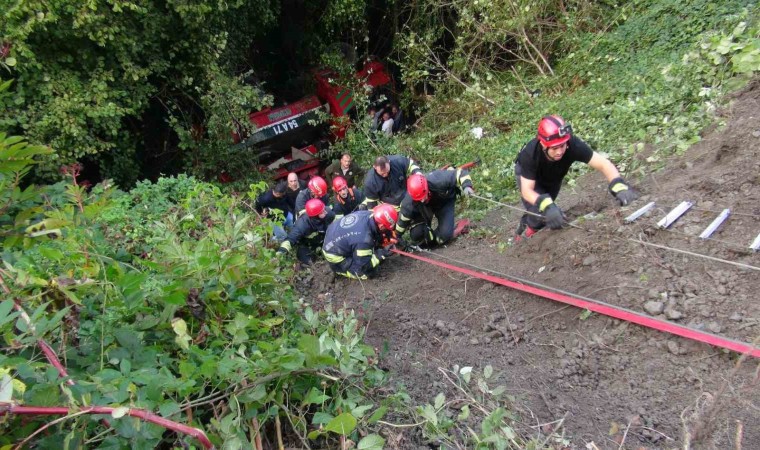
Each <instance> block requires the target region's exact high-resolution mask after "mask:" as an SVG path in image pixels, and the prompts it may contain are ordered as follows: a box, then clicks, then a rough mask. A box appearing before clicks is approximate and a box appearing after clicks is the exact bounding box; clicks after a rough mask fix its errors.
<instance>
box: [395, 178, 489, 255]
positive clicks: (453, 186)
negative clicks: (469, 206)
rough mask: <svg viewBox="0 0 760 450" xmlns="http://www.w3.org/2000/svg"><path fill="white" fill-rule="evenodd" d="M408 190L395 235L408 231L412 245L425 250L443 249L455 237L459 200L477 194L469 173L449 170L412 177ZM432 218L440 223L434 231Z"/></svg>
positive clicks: (408, 183)
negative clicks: (464, 196) (443, 245)
mask: <svg viewBox="0 0 760 450" xmlns="http://www.w3.org/2000/svg"><path fill="white" fill-rule="evenodd" d="M406 186H407V195H406V196H405V197H404V200H403V201H402V202H401V211H400V214H399V220H398V224H397V225H396V232H397V233H398V234H399V235H402V234H403V233H405V232H406V231H409V243H410V244H412V245H422V246H432V245H442V244H445V243H447V242H449V241H450V240H451V239H453V238H454V237H456V234H457V233H455V220H454V209H455V206H456V205H455V202H456V199H457V196H458V195H459V194H460V193H463V194H464V195H466V196H470V195H472V194H473V193H475V190H474V189H473V188H472V179H471V178H470V174H469V172H468V171H467V170H463V169H448V170H436V171H433V172H430V173H429V174H427V175H423V174H415V175H412V176H410V177H409V179H408V180H407V183H406ZM433 217H435V218H436V219H438V226H437V227H436V229H435V230H433V229H432V228H431V225H432V222H433ZM458 228H460V227H457V229H458ZM459 231H460V232H461V230H459Z"/></svg>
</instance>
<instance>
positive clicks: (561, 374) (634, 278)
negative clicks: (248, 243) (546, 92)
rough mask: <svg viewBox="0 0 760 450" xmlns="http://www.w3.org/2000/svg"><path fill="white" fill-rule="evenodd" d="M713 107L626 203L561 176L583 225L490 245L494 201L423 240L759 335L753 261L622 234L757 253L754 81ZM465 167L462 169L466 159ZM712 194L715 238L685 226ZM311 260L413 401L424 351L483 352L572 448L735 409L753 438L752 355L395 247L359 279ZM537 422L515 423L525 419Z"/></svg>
mask: <svg viewBox="0 0 760 450" xmlns="http://www.w3.org/2000/svg"><path fill="white" fill-rule="evenodd" d="M721 114H722V119H724V120H725V122H726V126H725V127H721V128H718V129H716V130H714V131H712V132H710V133H708V134H707V135H706V136H704V139H703V140H702V141H701V142H700V143H699V144H697V145H695V146H694V147H692V148H691V149H689V150H688V151H687V152H686V153H685V155H683V156H681V157H674V158H672V159H671V160H669V161H667V164H666V166H665V168H663V169H662V170H659V171H657V172H655V173H653V174H651V175H648V176H646V177H644V178H643V179H634V183H635V185H636V186H637V187H638V188H639V189H640V191H641V192H642V194H643V197H642V198H641V199H640V200H638V201H637V202H636V203H635V204H634V205H633V206H631V207H628V208H626V209H624V210H620V209H619V208H617V207H616V206H615V205H614V203H613V200H612V198H611V197H610V196H609V194H608V193H607V192H606V183H605V182H604V180H602V179H601V177H600V176H599V175H597V174H593V173H592V174H588V175H586V176H585V177H583V178H582V179H581V180H579V182H578V183H577V185H576V187H575V188H565V189H564V191H563V193H562V194H560V198H559V201H558V203H559V204H560V205H561V206H562V207H563V208H565V210H566V211H568V212H569V214H570V215H572V216H576V217H577V216H581V215H585V214H587V213H595V217H593V218H590V219H586V220H582V221H579V222H578V223H579V224H580V226H582V227H583V228H585V230H580V229H564V230H561V231H542V232H540V233H538V234H537V235H536V236H535V237H533V238H531V239H529V240H526V241H522V242H520V243H519V244H517V245H507V246H505V243H506V242H507V241H508V240H509V238H510V237H511V234H512V231H513V229H514V227H515V226H516V224H517V220H518V214H519V213H517V212H514V211H512V210H509V209H506V208H504V209H497V210H495V211H492V212H491V213H490V214H489V215H488V216H487V217H486V219H484V220H483V221H481V222H480V223H478V224H476V228H475V229H474V230H473V232H472V233H471V234H469V235H467V236H465V237H462V238H460V239H458V240H457V241H455V242H453V243H451V245H449V246H448V247H447V248H442V249H437V250H435V252H434V254H424V255H423V256H430V257H432V258H434V259H440V260H444V259H443V258H453V259H455V260H458V261H461V262H466V263H468V264H472V265H474V266H475V267H480V268H487V269H491V270H493V271H496V272H499V273H502V274H506V275H513V276H518V277H522V278H526V279H529V280H532V281H535V282H538V283H541V284H544V285H547V286H552V287H555V288H560V289H563V290H566V291H570V292H574V293H577V294H579V295H584V296H588V297H591V298H595V299H599V300H602V301H605V302H607V303H610V304H613V305H619V306H623V307H626V308H630V309H632V310H634V311H639V312H645V313H650V314H656V315H659V316H661V317H662V318H668V319H671V320H674V321H676V322H677V323H680V324H685V325H688V326H691V327H694V328H697V329H702V330H707V331H710V332H712V333H716V334H720V335H723V336H728V337H731V338H733V339H736V340H741V341H744V342H751V341H753V340H755V339H756V338H757V337H758V336H760V302H759V301H758V294H757V293H758V291H760V272H758V271H756V270H749V269H743V268H739V267H736V266H732V265H728V264H724V263H720V262H716V261H712V260H708V259H704V258H699V257H694V256H688V255H684V254H678V253H675V252H670V251H665V250H661V249H656V248H651V247H646V246H643V245H641V244H637V243H634V242H631V241H629V240H627V239H629V238H633V239H641V240H644V241H647V242H652V243H656V244H661V245H666V246H669V247H673V248H679V249H684V250H687V251H691V252H696V253H700V254H704V255H709V256H713V257H716V258H721V259H726V260H730V261H735V262H739V263H743V264H747V265H751V266H756V267H757V266H760V254H759V253H751V252H749V251H747V247H748V246H749V244H750V243H751V241H752V240H753V239H754V237H755V236H757V234H758V233H760V82H755V83H753V84H751V85H750V86H748V87H747V88H746V89H745V90H744V91H742V92H741V93H739V94H737V95H736V96H735V98H734V99H733V100H732V102H731V104H730V107H728V108H727V109H726V110H725V111H723V112H722V113H721ZM643 157H644V156H642V158H643ZM473 178H474V179H475V182H476V183H477V172H475V173H474V176H473ZM581 192H582V193H583V195H582V196H581V195H579V193H581ZM682 200H690V201H693V202H695V208H696V209H694V210H692V211H691V212H689V213H688V214H687V215H686V216H685V217H684V218H682V219H681V220H680V221H679V222H678V223H677V224H676V225H675V226H674V227H673V231H663V230H657V229H656V226H655V224H656V222H657V221H658V220H659V218H661V217H662V216H663V215H664V212H666V211H668V210H669V207H672V206H674V205H675V204H677V203H678V202H680V201H682ZM649 201H656V202H657V205H658V208H659V209H656V210H655V211H653V212H652V213H651V214H650V215H649V216H648V217H644V218H641V219H639V221H637V222H636V223H635V224H630V225H628V224H624V222H623V217H625V216H627V215H628V214H629V213H630V212H632V211H634V210H636V209H638V208H639V207H641V206H643V205H644V204H646V203H647V202H649ZM723 208H730V209H731V210H732V211H733V212H734V213H735V214H734V215H732V216H731V218H730V219H729V221H728V222H727V223H726V224H724V226H723V227H722V228H721V229H720V230H719V232H718V233H716V234H715V235H714V237H715V239H716V240H712V241H701V240H700V239H698V238H697V237H696V236H697V235H698V234H699V233H700V232H701V230H702V229H704V228H705V227H706V226H707V224H709V223H710V221H711V220H712V219H713V218H714V217H715V216H716V215H717V214H718V213H719V212H720V211H721V210H722V209H723ZM449 262H451V261H449ZM313 275H314V276H313V279H314V280H322V281H313V282H312V284H311V288H312V292H313V294H314V295H315V296H316V295H317V294H327V295H326V296H325V295H322V296H321V298H328V299H330V301H332V302H333V303H334V304H343V303H345V304H348V305H351V306H354V307H357V308H361V309H362V310H363V311H364V313H365V314H366V317H367V320H368V333H367V339H368V341H369V342H370V343H371V344H372V345H374V346H375V347H377V348H378V349H380V350H381V352H382V358H381V365H382V366H383V367H385V368H387V369H388V370H389V371H390V373H391V376H392V380H393V383H394V384H403V385H405V386H406V388H407V390H408V392H409V393H410V395H412V397H414V398H415V400H417V401H418V402H421V403H425V402H432V399H433V398H434V397H435V395H436V394H437V393H438V392H447V391H449V390H450V389H451V386H450V385H448V384H447V383H445V382H444V380H443V378H442V376H441V373H440V372H439V371H438V370H437V369H438V368H439V367H443V368H451V367H452V366H453V365H455V364H458V365H459V366H476V367H480V368H482V367H484V366H486V365H488V364H490V365H492V366H493V367H494V369H495V373H496V374H497V376H498V380H499V383H501V384H503V385H505V386H506V387H507V392H508V393H509V394H511V395H513V396H515V397H516V404H515V406H514V407H515V409H516V410H517V411H518V413H519V414H520V415H521V418H522V421H523V423H524V424H525V426H526V427H528V426H530V425H536V424H538V423H546V422H551V421H554V420H557V419H560V418H562V417H564V418H565V420H564V427H565V432H566V433H567V436H568V437H569V439H570V440H571V442H572V446H573V448H586V447H585V445H586V443H588V442H591V441H593V442H594V443H595V444H596V445H597V446H598V447H599V448H614V449H617V448H619V445H620V442H621V441H622V436H623V434H624V432H625V430H626V428H628V431H627V433H626V440H625V444H624V448H640V447H643V448H677V447H679V446H682V445H683V443H684V439H685V438H684V432H685V431H686V430H688V431H690V432H691V433H692V436H693V437H692V439H693V440H694V441H695V442H696V445H695V447H697V448H710V446H714V448H734V446H735V442H734V441H735V432H736V426H737V421H741V423H742V425H743V437H742V446H743V447H742V448H760V390H758V375H757V370H758V363H757V360H753V359H752V358H750V359H748V360H746V361H745V362H744V363H743V364H742V365H741V366H740V367H737V360H738V357H737V355H735V354H730V353H727V352H724V351H720V350H718V349H715V348H712V347H710V346H707V345H704V344H699V343H695V342H691V341H688V340H686V339H682V338H678V337H675V336H671V335H668V334H665V333H662V332H658V331H654V330H649V329H645V328H642V327H639V326H637V325H633V324H627V323H623V322H621V321H618V320H614V319H610V318H607V317H604V316H600V315H596V314H591V315H590V316H588V317H587V315H585V314H582V313H583V311H580V310H577V309H575V308H572V307H566V306H563V305H561V304H558V303H554V302H551V301H548V300H544V299H540V298H537V297H533V296H530V295H526V294H521V293H518V292H515V291H511V290H509V289H506V288H503V287H499V286H495V285H492V284H490V283H487V282H484V281H481V280H478V279H474V278H467V277H466V276H464V275H460V274H456V273H451V272H447V271H444V270H443V269H440V268H436V267H434V266H430V265H427V264H425V263H422V262H417V261H413V260H410V259H407V258H404V257H401V256H394V257H392V258H391V259H390V260H389V261H387V262H386V263H385V267H383V271H382V274H381V276H380V277H379V278H378V279H376V280H371V281H369V282H365V283H359V282H352V281H348V280H344V279H334V278H333V277H332V275H331V274H330V273H329V270H328V269H327V268H326V267H325V266H324V265H321V266H318V267H316V268H315V269H314V274H313ZM645 305H646V306H645ZM647 310H648V311H647ZM660 311H661V312H660ZM503 332H504V333H506V335H505V334H504V333H503ZM448 393H449V394H453V393H452V392H448ZM684 423H685V424H686V425H687V427H684ZM629 424H630V426H629ZM537 428H538V427H536V428H533V429H529V428H525V430H526V431H530V432H532V433H533V434H534V435H535V434H536V433H538V431H537ZM705 436H706V437H705ZM407 438H408V439H411V436H408V437H407ZM401 442H402V443H401V444H398V446H399V447H400V448H409V447H407V445H409V446H411V442H412V441H411V440H410V441H401ZM403 442H407V444H404V443H403Z"/></svg>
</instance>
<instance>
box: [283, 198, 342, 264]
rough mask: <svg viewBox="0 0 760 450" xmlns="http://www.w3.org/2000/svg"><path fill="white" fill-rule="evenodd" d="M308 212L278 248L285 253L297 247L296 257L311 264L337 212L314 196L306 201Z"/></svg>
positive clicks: (299, 219) (297, 221)
mask: <svg viewBox="0 0 760 450" xmlns="http://www.w3.org/2000/svg"><path fill="white" fill-rule="evenodd" d="M305 209H306V214H304V215H302V216H301V217H299V218H298V220H296V224H295V225H293V228H292V229H291V230H290V233H288V237H287V238H285V240H284V241H283V242H282V244H280V248H278V249H277V254H278V255H284V254H286V253H288V252H290V250H292V249H293V247H296V257H297V258H298V260H299V261H301V262H302V263H304V264H307V265H308V264H311V263H312V262H314V258H315V256H316V254H317V252H318V251H319V248H320V247H321V246H322V242H323V241H324V239H325V232H326V231H327V226H328V225H330V224H331V223H332V221H333V220H334V219H335V213H333V212H332V211H331V210H330V208H328V207H326V206H325V204H324V203H323V202H322V200H319V199H317V198H313V199H311V200H309V201H308V202H306V208H305Z"/></svg>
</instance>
